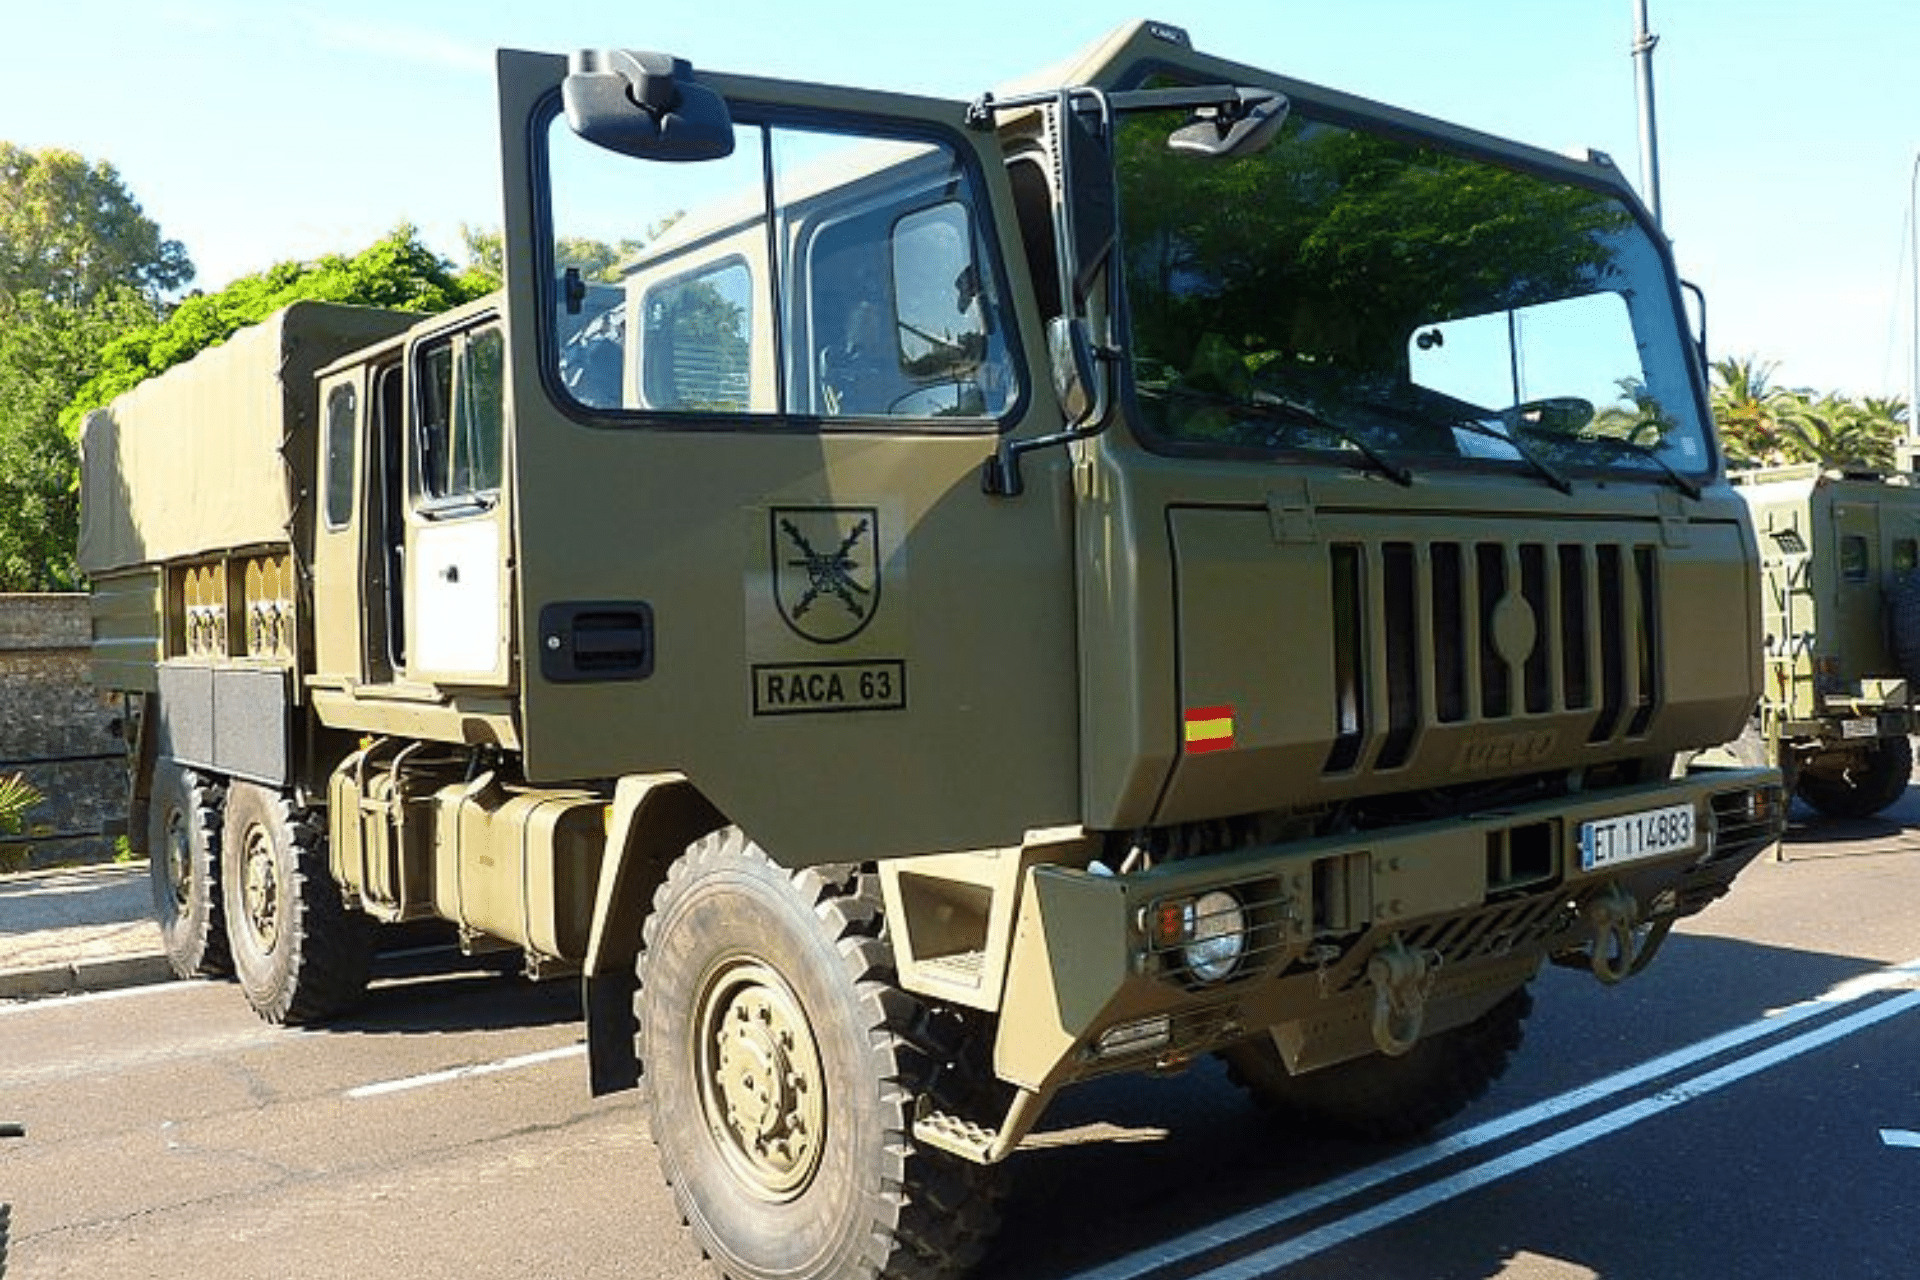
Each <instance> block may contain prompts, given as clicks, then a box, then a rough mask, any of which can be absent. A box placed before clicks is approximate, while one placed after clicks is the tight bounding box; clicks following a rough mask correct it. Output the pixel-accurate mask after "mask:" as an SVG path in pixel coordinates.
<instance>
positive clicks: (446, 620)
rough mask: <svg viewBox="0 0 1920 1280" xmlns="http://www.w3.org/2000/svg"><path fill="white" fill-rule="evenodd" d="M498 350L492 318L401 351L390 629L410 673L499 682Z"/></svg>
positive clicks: (501, 511)
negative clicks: (403, 501) (394, 604)
mask: <svg viewBox="0 0 1920 1280" xmlns="http://www.w3.org/2000/svg"><path fill="white" fill-rule="evenodd" d="M505 352H506V340H505V337H504V334H503V332H502V328H501V325H500V323H499V322H498V320H497V319H495V318H494V317H492V316H485V317H482V318H481V319H479V320H478V321H474V322H471V323H468V324H465V325H461V326H459V327H456V328H453V329H450V330H446V331H442V332H439V333H434V334H430V335H428V336H426V337H423V338H420V339H418V340H416V341H415V342H414V343H413V344H412V347H411V349H410V350H409V352H408V357H407V358H408V364H409V369H410V372H411V375H412V379H411V381H412V392H413V394H412V403H411V406H410V408H411V411H412V417H411V426H412V430H411V432H410V438H409V441H408V444H409V448H408V457H407V475H408V489H407V500H408V501H407V512H406V516H405V528H404V544H403V546H404V552H403V555H402V557H401V559H402V562H403V569H402V573H401V578H402V581H403V583H404V591H403V594H402V613H403V618H402V619H401V620H400V626H399V627H398V628H397V633H398V634H399V635H401V636H404V649H403V653H402V655H401V657H402V659H403V663H404V669H405V671H406V674H407V676H408V677H410V678H411V679H413V680H415V681H425V682H431V683H435V684H459V685H498V684H504V683H506V681H507V679H508V666H507V654H508V629H507V628H508V620H507V613H506V597H507V587H506V573H507V569H506V564H507V555H506V546H507V532H506V509H505V504H504V503H503V502H502V499H501V495H502V485H501V471H502V457H503V437H504V428H505V414H504V387H503V377H504V370H505Z"/></svg>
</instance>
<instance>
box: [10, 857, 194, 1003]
mask: <svg viewBox="0 0 1920 1280" xmlns="http://www.w3.org/2000/svg"><path fill="white" fill-rule="evenodd" d="M171 977H173V970H172V969H171V968H170V967H169V966H168V964H167V960H166V956H165V955H164V954H162V952H161V949H160V930H159V928H158V926H156V925H155V924H154V922H153V890H152V888H151V883H150V881H149V879H148V875H147V865H146V863H145V862H139V863H103V864H99V865H94V866H81V867H69V868H64V869H61V870H56V871H29V872H24V873H22V874H19V875H9V876H0V1000H17V999H23V998H27V997H32V996H49V995H62V994H67V993H70V992H76V991H101V990H106V989H108V988H112V987H128V986H135V985H138V984H140V983H146V982H164V981H166V980H168V979H170V978H171Z"/></svg>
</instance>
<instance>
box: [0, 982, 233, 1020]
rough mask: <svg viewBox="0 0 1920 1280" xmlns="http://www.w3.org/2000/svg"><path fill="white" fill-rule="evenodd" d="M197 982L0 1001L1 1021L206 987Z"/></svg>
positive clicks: (167, 983)
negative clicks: (79, 1006) (6, 1018)
mask: <svg viewBox="0 0 1920 1280" xmlns="http://www.w3.org/2000/svg"><path fill="white" fill-rule="evenodd" d="M205 985H207V984H206V983H203V982H202V981H200V979H198V978H185V979H176V980H174V981H171V982H149V983H146V984H145V985H142V986H137V987H119V988H116V989H115V990H112V991H76V992H74V993H73V994H72V995H45V996H31V997H28V996H22V997H20V998H18V999H15V1000H8V1001H0V1018H5V1017H9V1016H12V1015H15V1014H22V1013H40V1012H44V1011H46V1010H49V1009H71V1008H73V1007H74V1006H75V1005H83V1004H100V1003H101V1002H103V1001H107V1000H132V999H135V998H137V997H140V996H153V995H164V994H165V993H167V992H169V991H178V990H180V989H181V988H182V987H199V986H205Z"/></svg>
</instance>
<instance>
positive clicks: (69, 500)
mask: <svg viewBox="0 0 1920 1280" xmlns="http://www.w3.org/2000/svg"><path fill="white" fill-rule="evenodd" d="M192 275H193V264H192V262H190V261H189V260H188V258H187V254H186V250H185V249H183V248H182V247H181V246H180V243H179V242H178V241H175V240H168V239H165V238H164V237H163V236H162V235H161V234H160V228H159V227H158V226H157V225H156V224H155V223H154V221H153V220H152V219H151V218H148V217H147V216H146V214H145V213H143V212H142V211H141V208H140V205H139V202H138V201H136V200H135V199H134V198H133V196H132V194H131V193H130V192H129V191H128V190H127V189H126V187H125V186H124V185H123V184H122V183H121V181H120V177H119V175H118V174H117V173H115V172H114V170H113V167H112V166H111V165H107V164H103V163H91V164H90V163H88V162H87V161H85V160H83V159H81V158H80V157H79V156H77V155H74V154H73V153H72V152H69V151H37V152H36V151H27V150H24V149H22V148H20V147H16V146H13V145H12V144H10V143H4V142H0V590H4V591H44V590H49V589H56V588H64V587H70V586H72V585H73V584H74V582H73V565H72V544H73V530H74V528H75V526H76V523H77V514H78V513H77V508H76V505H75V504H76V494H75V491H74V484H73V470H74V468H73V445H72V441H71V440H70V439H69V438H68V437H67V435H66V434H65V433H64V432H63V431H62V430H61V428H60V425H59V419H60V410H61V409H62V407H63V406H65V405H66V404H67V402H68V401H70V400H71V399H72V398H73V395H74V392H75V391H76V390H78V388H79V387H80V386H81V385H82V384H83V383H85V382H86V381H87V379H89V378H90V377H92V376H93V375H94V373H95V372H96V371H97V370H98V369H99V367H100V361H101V357H102V353H103V351H104V350H105V348H106V347H107V346H108V344H109V343H110V342H111V341H112V340H113V339H115V338H116V337H118V336H119V335H120V334H122V333H125V332H127V331H128V330H129V329H134V328H138V327H141V326H146V325H151V324H152V323H153V322H154V321H155V320H156V319H157V318H158V317H159V316H160V315H161V314H163V312H164V305H165V304H164V301H163V298H164V294H165V293H166V292H167V291H168V290H171V289H174V288H177V287H178V286H179V285H181V284H183V283H185V282H186V281H187V280H188V279H190V278H191V277H192Z"/></svg>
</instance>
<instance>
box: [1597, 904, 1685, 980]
mask: <svg viewBox="0 0 1920 1280" xmlns="http://www.w3.org/2000/svg"><path fill="white" fill-rule="evenodd" d="M1581 914H1582V915H1584V916H1586V917H1587V919H1588V920H1589V921H1590V922H1592V925H1593V950H1592V952H1590V953H1589V955H1588V957H1587V962H1588V964H1589V965H1590V966H1591V968H1592V969H1593V976H1594V977H1596V978H1598V979H1600V981H1602V982H1604V983H1606V984H1607V985H1608V986H1613V985H1614V984H1615V983H1619V982H1624V981H1626V980H1627V979H1628V978H1631V977H1632V976H1633V975H1635V974H1636V973H1639V972H1640V971H1641V970H1642V969H1645V968H1646V967H1647V966H1648V965H1649V964H1651V963H1652V962H1653V956H1654V953H1655V952H1657V951H1659V950H1660V944H1661V943H1663V942H1665V941H1666V940H1667V931H1668V930H1670V929H1672V928H1673V920H1674V917H1672V916H1670V915H1669V916H1666V917H1665V918H1663V919H1661V920H1659V921H1657V922H1655V923H1654V924H1652V925H1646V924H1645V923H1644V922H1643V921H1642V920H1641V919H1640V905H1639V903H1637V902H1635V901H1634V898H1633V895H1632V894H1630V893H1628V892H1627V891H1626V890H1625V889H1622V888H1621V887H1620V886H1619V885H1617V884H1614V885H1608V886H1607V888H1606V889H1605V891H1604V892H1602V893H1600V894H1599V895H1598V896H1597V897H1595V898H1593V899H1592V900H1591V901H1589V902H1588V903H1587V905H1586V906H1585V907H1583V908H1581Z"/></svg>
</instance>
